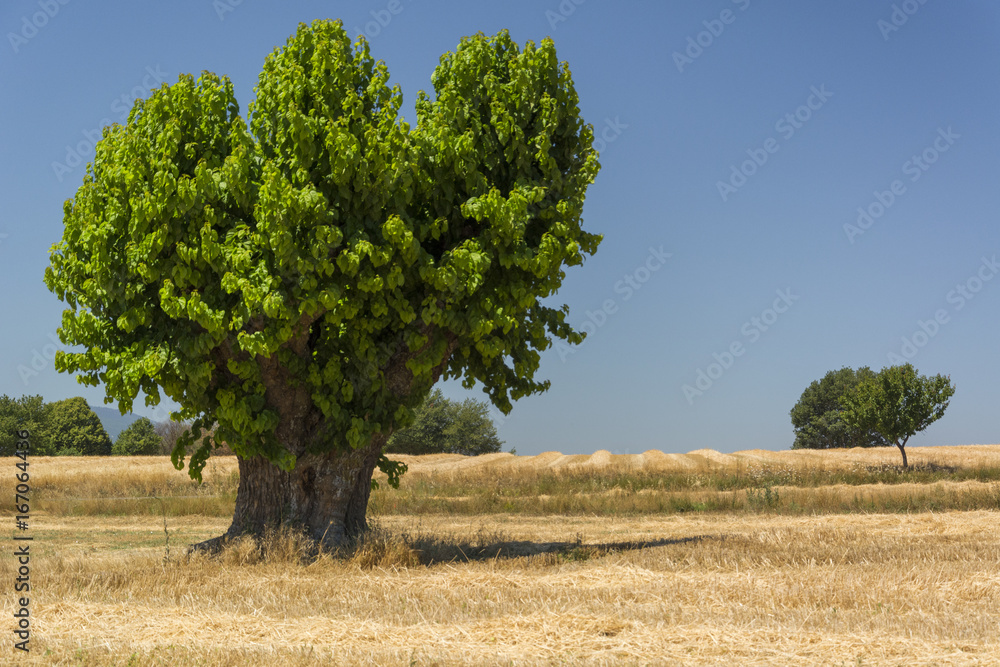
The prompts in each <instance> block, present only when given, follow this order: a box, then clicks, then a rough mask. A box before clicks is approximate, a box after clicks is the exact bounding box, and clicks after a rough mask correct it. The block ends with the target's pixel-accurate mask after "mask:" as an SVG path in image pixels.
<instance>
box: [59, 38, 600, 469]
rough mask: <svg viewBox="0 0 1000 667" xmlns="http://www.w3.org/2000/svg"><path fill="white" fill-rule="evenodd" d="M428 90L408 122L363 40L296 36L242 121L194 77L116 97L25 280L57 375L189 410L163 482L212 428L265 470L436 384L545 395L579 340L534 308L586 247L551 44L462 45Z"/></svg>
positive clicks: (336, 440)
mask: <svg viewBox="0 0 1000 667" xmlns="http://www.w3.org/2000/svg"><path fill="white" fill-rule="evenodd" d="M431 81H432V83H433V85H434V91H435V92H434V95H433V96H429V95H427V94H425V93H423V92H421V93H420V94H419V98H418V100H417V103H416V125H415V127H413V128H411V127H410V126H409V125H408V124H407V123H404V122H403V121H402V120H401V119H400V117H399V109H400V106H401V104H402V95H401V93H400V90H399V88H398V86H397V87H392V88H390V87H389V85H388V72H387V70H386V67H385V64H384V63H382V62H381V61H378V62H376V61H375V60H374V59H373V58H372V57H371V56H370V55H369V49H368V44H367V42H366V41H365V39H364V38H363V37H361V38H359V39H358V41H357V42H356V43H354V44H353V45H352V43H351V39H350V38H349V37H348V35H347V34H346V33H345V31H344V29H343V27H342V24H341V23H340V22H339V21H315V22H314V23H312V25H309V26H307V25H304V24H303V25H300V26H299V29H298V31H297V32H296V34H295V35H293V36H292V37H290V38H289V40H288V42H287V43H286V44H285V46H284V48H282V49H276V50H275V51H274V52H273V53H272V54H271V55H269V56H268V57H267V59H266V61H265V64H264V68H263V71H262V73H261V75H260V78H259V80H258V85H257V87H256V99H255V101H254V102H252V103H251V104H250V106H249V122H246V121H244V120H243V118H242V117H241V116H240V113H239V106H238V104H237V102H236V99H235V96H234V92H233V85H232V83H231V82H230V80H229V79H227V78H225V77H219V76H217V75H215V74H212V73H209V72H205V73H203V74H202V75H201V76H200V77H199V78H198V79H194V78H193V77H192V76H190V75H182V76H181V77H179V80H178V81H177V83H175V84H174V85H172V86H167V85H164V86H162V87H161V88H160V89H158V90H156V91H154V92H153V93H152V95H151V96H150V98H149V99H147V100H139V101H137V102H136V104H135V106H134V108H133V109H132V112H131V113H130V115H129V117H128V121H127V123H126V124H125V125H118V124H115V125H113V126H111V127H108V128H105V130H104V135H103V139H101V141H100V142H98V145H97V148H96V154H95V157H94V161H93V163H91V164H90V165H88V169H87V174H86V176H85V177H84V182H83V185H82V186H81V187H80V188H79V189H78V191H77V193H76V196H75V197H74V198H73V199H72V200H69V201H67V202H66V204H65V207H64V224H65V230H64V233H63V237H62V240H61V241H60V242H58V243H57V244H55V245H54V246H53V248H52V252H51V256H50V260H51V266H50V267H48V268H47V269H46V272H45V282H46V285H47V286H48V287H49V289H50V290H51V291H53V292H54V293H55V294H56V295H57V296H58V297H59V298H60V299H62V300H63V301H65V302H66V303H67V304H68V306H69V308H68V309H67V310H66V311H64V313H63V320H62V326H61V328H60V331H59V334H60V338H61V340H62V341H63V342H64V343H65V344H67V345H69V346H81V347H82V348H83V351H79V352H75V351H74V352H59V353H58V354H57V357H56V367H57V368H58V369H59V370H60V371H63V372H70V373H77V374H78V376H79V380H80V381H81V382H83V383H84V384H88V385H94V386H97V385H98V384H103V385H104V387H105V391H106V393H107V397H108V401H113V400H117V401H118V404H119V406H120V408H122V409H123V410H129V409H131V406H132V402H133V401H134V400H135V398H136V397H137V396H138V394H139V392H140V391H141V392H144V393H145V394H146V396H147V399H146V401H147V404H149V405H155V404H157V403H158V402H159V400H160V397H161V390H162V392H163V394H165V395H167V396H169V397H170V398H172V399H173V400H175V401H176V402H177V403H178V404H179V405H181V406H182V408H181V410H180V411H179V412H177V413H175V414H174V415H172V417H173V418H175V419H177V420H191V421H192V433H191V434H189V435H187V436H183V437H181V438H179V439H178V444H177V446H176V447H175V448H174V451H173V460H174V463H175V465H176V466H177V467H178V468H180V467H182V466H183V459H184V456H185V453H186V450H187V448H188V447H189V446H190V445H192V444H193V443H194V442H195V441H196V440H197V439H199V438H200V437H201V433H202V431H203V430H205V429H207V428H208V427H210V426H211V425H213V424H216V423H217V430H216V436H217V437H218V439H219V440H221V441H224V442H226V443H228V444H229V445H230V446H231V447H232V449H233V451H235V452H236V453H237V454H239V455H241V456H244V457H251V456H254V455H263V456H265V457H266V458H267V459H269V460H270V461H272V462H273V463H275V464H277V465H280V466H282V467H284V468H286V469H288V468H290V467H291V466H292V465H294V462H295V459H296V457H297V456H300V455H302V454H303V453H305V452H306V451H313V452H326V451H331V450H334V449H338V448H347V447H353V448H358V447H361V446H363V445H367V444H368V443H369V442H371V441H372V439H373V437H374V436H375V435H376V434H378V433H387V432H390V431H393V430H397V429H398V428H401V427H404V426H406V425H407V424H408V423H409V422H410V420H411V419H412V416H413V415H412V410H413V409H414V408H415V407H416V406H417V405H419V404H420V402H421V400H422V399H423V398H424V396H426V394H427V392H428V391H429V390H430V387H431V385H432V384H433V382H434V381H435V380H436V379H437V377H438V375H439V374H442V376H443V377H445V378H449V377H453V378H459V377H460V378H462V379H463V382H464V383H465V384H466V386H472V385H473V384H474V383H476V382H481V383H483V385H484V386H485V387H486V389H487V391H488V393H489V396H490V399H491V401H492V402H493V403H494V404H495V405H496V406H498V407H499V408H500V409H501V410H503V411H504V412H508V411H509V410H510V407H511V405H510V401H511V400H515V399H517V398H520V397H523V396H527V395H530V394H533V393H537V392H541V391H544V390H545V389H546V388H547V387H548V383H547V382H537V381H535V380H534V374H535V372H536V371H537V369H538V363H539V358H540V357H539V353H540V352H541V351H543V350H545V349H546V348H548V347H549V345H551V340H550V337H554V338H558V339H562V340H565V341H568V342H570V343H579V342H581V341H582V339H583V334H581V333H580V332H577V331H575V330H573V329H572V328H571V327H570V326H569V325H568V324H567V323H566V321H565V318H566V315H567V313H568V309H567V307H565V306H563V307H562V308H561V309H554V308H550V307H548V306H545V305H542V301H543V300H544V299H545V298H547V297H549V296H551V295H552V294H554V293H555V292H556V290H557V289H558V288H559V287H560V285H561V283H562V280H563V278H564V277H565V273H564V271H563V267H564V265H565V266H576V265H580V264H581V263H582V262H583V260H584V257H585V256H586V255H588V254H593V253H594V252H595V251H596V249H597V246H598V243H599V242H600V237H599V236H596V235H593V234H589V233H586V232H584V231H583V230H582V229H581V214H582V209H583V203H584V195H585V193H586V190H587V187H588V186H589V185H590V183H591V182H593V180H594V177H595V176H596V174H597V172H598V169H599V164H598V160H597V154H596V151H595V150H594V149H593V148H592V145H591V144H592V141H593V131H592V128H591V126H589V125H586V124H585V123H584V122H583V120H582V119H581V118H580V113H579V108H578V99H577V95H576V92H575V90H574V88H573V83H572V79H571V76H570V71H569V68H568V67H567V65H566V64H565V63H560V62H559V61H558V60H557V59H556V52H555V47H554V45H553V43H552V41H551V40H550V39H545V40H543V41H542V42H541V44H539V45H535V44H534V43H532V42H529V43H528V44H527V45H526V46H525V47H524V48H523V49H522V48H520V47H519V46H518V45H517V44H516V43H514V42H513V41H512V40H511V38H510V36H509V35H508V34H507V32H506V31H503V32H500V33H499V34H497V35H495V36H493V37H487V36H485V35H483V34H481V33H480V34H477V35H475V36H473V37H469V38H464V39H462V41H461V43H460V44H459V46H458V49H457V50H456V51H455V52H454V53H446V54H445V55H444V56H442V58H441V60H440V64H439V65H438V67H437V68H436V69H435V71H434V74H433V76H432V78H431ZM399 367H403V368H405V369H406V370H407V371H408V373H409V374H410V377H406V378H405V380H406V382H405V383H404V384H405V385H406V386H403V385H402V384H401V381H400V380H399V378H400V377H401V375H400V373H399V372H398V368H399ZM269 387H270V389H269ZM283 388H284V389H283ZM300 388H305V390H307V392H308V393H307V394H306V398H307V400H308V402H309V403H310V405H308V406H307V407H308V411H309V412H310V414H313V415H315V418H316V419H318V420H319V421H320V422H321V423H323V424H324V425H325V428H324V429H322V430H320V431H318V432H317V433H316V434H315V435H314V436H311V437H312V440H310V441H309V442H308V443H306V444H305V445H304V446H299V445H295V446H292V445H291V444H289V443H282V442H278V440H277V437H276V435H275V430H276V427H277V425H278V424H279V423H281V421H282V419H285V418H289V417H288V416H287V415H285V416H284V417H283V415H282V411H281V409H280V408H279V406H278V405H277V404H276V400H277V399H276V398H275V397H276V396H279V397H284V396H287V395H288V393H289V392H288V391H285V389H287V390H289V391H291V390H293V389H294V390H295V391H301V389H300ZM211 447H212V444H211V441H210V440H205V439H202V443H201V445H200V446H199V447H198V448H197V450H196V451H195V452H194V454H193V455H192V457H191V460H190V462H189V471H190V473H191V475H192V476H193V477H195V478H200V475H201V469H202V468H203V467H204V465H205V460H206V458H207V457H208V455H209V452H210V449H211Z"/></svg>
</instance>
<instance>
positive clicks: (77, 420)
mask: <svg viewBox="0 0 1000 667" xmlns="http://www.w3.org/2000/svg"><path fill="white" fill-rule="evenodd" d="M51 406H52V408H51V412H50V413H49V437H50V438H51V441H52V450H53V451H52V453H53V454H55V455H63V456H66V455H83V456H107V455H108V454H110V453H111V437H110V436H108V432H107V431H106V430H104V425H103V424H102V423H101V418H100V417H98V416H97V413H95V412H94V411H93V410H91V409H90V406H89V405H87V399H85V398H83V397H82V396H77V397H76V398H67V399H66V400H63V401H55V402H54V403H52V404H51Z"/></svg>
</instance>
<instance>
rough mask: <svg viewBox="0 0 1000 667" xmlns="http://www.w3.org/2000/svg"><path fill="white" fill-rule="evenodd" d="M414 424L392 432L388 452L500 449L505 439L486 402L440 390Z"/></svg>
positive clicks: (419, 411)
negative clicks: (455, 397) (459, 398)
mask: <svg viewBox="0 0 1000 667" xmlns="http://www.w3.org/2000/svg"><path fill="white" fill-rule="evenodd" d="M414 414H415V416H414V420H413V424H411V425H410V426H408V427H407V428H405V429H403V430H402V431H397V432H396V433H393V434H392V437H390V438H389V442H388V443H386V447H385V451H387V452H390V453H395V454H464V455H466V456H478V455H480V454H490V453H492V452H499V451H500V447H501V446H502V445H503V441H502V440H500V438H498V437H497V430H496V426H494V425H493V421H492V420H491V419H490V417H489V407H488V406H487V405H486V403H484V402H483V401H477V400H474V399H471V398H467V399H465V400H464V401H462V402H460V403H459V402H457V401H452V400H449V399H447V398H445V396H444V394H443V393H442V392H441V390H440V389H435V390H434V391H433V392H432V393H431V395H430V396H428V397H427V399H426V400H425V401H424V402H423V404H422V405H420V407H418V408H417V409H416V410H415V413H414Z"/></svg>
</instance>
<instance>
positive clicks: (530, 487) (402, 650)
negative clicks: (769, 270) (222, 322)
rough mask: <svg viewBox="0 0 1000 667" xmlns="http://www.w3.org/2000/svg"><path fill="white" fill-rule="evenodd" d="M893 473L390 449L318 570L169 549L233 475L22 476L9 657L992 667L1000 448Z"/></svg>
mask: <svg viewBox="0 0 1000 667" xmlns="http://www.w3.org/2000/svg"><path fill="white" fill-rule="evenodd" d="M897 457H898V452H896V451H895V450H888V449H885V450H848V451H838V452H798V451H786V452H764V451H752V452H740V453H737V454H733V455H724V454H719V453H717V452H710V451H706V450H701V451H698V452H692V453H690V454H687V455H668V454H662V453H658V452H646V453H644V454H642V455H632V456H623V457H616V456H613V455H610V454H608V453H606V452H598V453H597V454H594V455H593V456H582V457H565V456H562V455H559V454H543V455H540V456H538V457H514V456H511V455H506V454H498V455H492V456H486V457H478V458H475V459H467V458H464V457H456V456H429V457H419V458H410V457H401V458H405V459H406V462H407V463H408V464H409V465H410V472H409V473H408V474H407V475H406V476H404V483H403V485H402V487H401V488H400V490H398V491H394V490H390V489H381V490H379V492H378V493H377V494H376V497H375V499H374V502H373V507H374V510H375V514H376V516H375V524H376V530H375V531H373V534H372V535H371V536H370V537H369V539H368V540H367V541H366V542H365V543H363V544H360V545H357V546H356V547H355V548H353V549H351V550H349V551H345V552H344V553H343V554H339V555H337V556H322V557H320V558H319V559H318V560H311V561H310V560H305V559H303V558H302V553H303V552H302V548H301V546H302V545H301V544H299V543H298V542H297V541H296V539H295V538H294V536H288V535H284V536H275V537H274V538H273V540H272V544H271V549H270V551H269V553H268V555H266V556H262V555H261V553H260V552H259V551H258V550H257V549H256V548H255V547H254V545H252V544H251V543H249V542H246V543H242V544H236V545H233V546H232V547H231V548H229V549H228V550H227V551H226V552H225V553H224V554H223V555H222V556H221V557H219V558H216V559H208V558H205V557H203V556H196V557H191V556H186V555H184V554H183V546H184V545H186V544H188V543H190V542H194V541H197V540H200V539H204V538H206V537H210V536H213V535H217V534H219V533H221V532H222V531H224V530H225V528H226V526H227V525H228V516H227V515H228V513H229V512H231V510H232V498H233V494H234V493H235V486H236V483H237V479H236V475H235V467H234V461H233V460H232V459H218V460H216V461H214V462H213V463H212V464H210V466H209V468H208V469H207V474H206V484H205V485H203V486H201V487H195V486H194V485H192V484H191V483H190V482H189V481H188V480H187V479H186V477H185V476H184V474H183V473H179V472H177V471H174V470H173V469H172V468H171V467H170V464H169V462H168V461H167V460H166V459H164V458H153V457H150V458H138V459H43V458H38V459H33V460H32V464H31V472H32V485H33V494H32V495H33V500H32V504H33V511H32V533H33V535H34V542H33V543H32V550H33V554H34V555H33V560H32V564H31V565H32V585H33V595H32V615H33V616H32V620H33V625H32V629H33V639H32V651H31V654H30V656H27V657H21V656H14V657H13V658H11V662H10V664H18V665H21V664H24V665H27V664H45V665H49V664H55V665H85V666H90V665H94V666H96V665H182V666H184V665H192V666H193V665H232V666H234V667H235V666H237V665H265V664H266V665H269V666H271V665H328V664H371V665H384V664H419V665H453V664H454V665H459V664H461V665H465V664H512V665H539V664H541V665H554V664H592V665H604V664H608V665H610V664H635V665H645V664H668V665H669V664H681V665H687V664H698V665H700V664H729V665H740V664H755V665H770V664H780V665H793V664H794V665H798V664H824V665H865V664H872V665H885V664H888V665H902V664H905V665H950V664H956V665H969V664H982V665H990V664H1000V531H998V530H997V525H998V518H1000V446H969V447H946V448H945V447H942V448H914V449H913V450H912V451H910V460H911V463H912V465H913V466H914V468H915V469H914V470H911V471H909V472H907V473H901V472H900V471H899V470H898V469H896V468H895V465H896V464H897V460H896V458H897ZM8 462H9V464H10V466H11V473H13V461H11V460H8ZM7 477H10V478H12V477H13V474H11V475H4V476H3V477H2V478H0V482H2V483H0V494H2V495H0V498H7V497H8V496H12V495H13V489H12V488H8V487H9V486H11V485H10V482H9V480H7V479H6V478H7ZM531 494H534V495H531ZM153 496H155V497H156V498H160V499H161V500H156V499H152V497H153ZM5 502H7V501H5ZM5 509H6V510H7V511H8V512H10V510H11V509H12V508H11V507H9V506H5ZM554 509H561V511H559V512H556V511H553V510H554ZM8 515H9V514H8ZM164 523H166V531H167V535H165V533H164ZM167 537H169V543H168V544H165V542H166V539H167ZM167 546H169V557H168V558H165V556H166V555H167V554H166V547H167ZM14 571H15V567H14V563H13V560H12V559H11V558H5V559H2V560H0V579H2V580H5V581H8V582H11V581H12V580H13V578H14V576H15V575H14ZM2 599H3V612H2V613H4V614H5V615H8V616H7V618H11V617H10V616H9V614H10V613H11V612H12V610H13V604H14V600H13V592H12V591H9V592H8V594H7V595H5V596H3V598H2ZM10 641H11V640H10V636H9V635H8V638H7V639H6V640H5V642H7V643H6V645H5V646H4V648H3V649H0V650H2V651H3V656H4V657H3V658H0V661H3V660H6V659H7V658H8V657H9V656H12V655H13V654H12V653H11V652H10Z"/></svg>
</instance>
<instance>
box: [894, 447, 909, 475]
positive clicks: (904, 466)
mask: <svg viewBox="0 0 1000 667" xmlns="http://www.w3.org/2000/svg"><path fill="white" fill-rule="evenodd" d="M896 447H898V448H899V453H900V454H902V455H903V470H906V469H907V468H909V467H910V464H908V463H907V462H906V445H896Z"/></svg>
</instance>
